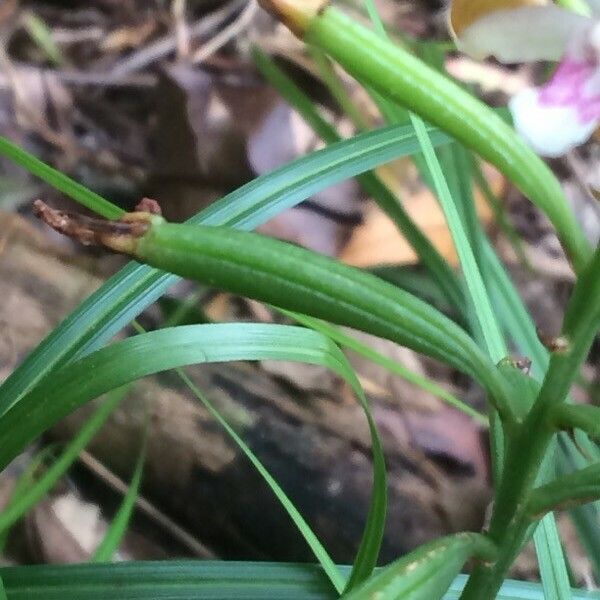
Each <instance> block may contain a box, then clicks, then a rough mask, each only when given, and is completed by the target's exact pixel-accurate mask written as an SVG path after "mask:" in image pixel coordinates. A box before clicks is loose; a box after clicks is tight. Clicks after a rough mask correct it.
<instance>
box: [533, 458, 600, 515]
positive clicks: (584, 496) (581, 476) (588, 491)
mask: <svg viewBox="0 0 600 600" xmlns="http://www.w3.org/2000/svg"><path fill="white" fill-rule="evenodd" d="M599 499H600V464H597V465H591V466H589V467H586V468H585V469H581V470H580V471H576V472H575V473H571V474H570V475H564V476H562V477H560V478H558V479H556V480H555V481H553V482H551V483H547V484H546V485H543V486H541V487H538V488H536V489H535V490H533V491H532V492H531V495H530V496H529V500H528V502H527V510H528V513H529V514H530V515H531V517H532V518H540V517H541V516H543V515H544V514H546V513H547V512H550V511H553V510H559V509H563V508H569V507H571V506H575V505H576V504H586V503H588V502H594V501H595V500H599Z"/></svg>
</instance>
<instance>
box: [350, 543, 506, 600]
mask: <svg viewBox="0 0 600 600" xmlns="http://www.w3.org/2000/svg"><path fill="white" fill-rule="evenodd" d="M495 555H496V547H495V546H494V544H492V542H490V541H489V539H488V538H486V537H485V536H483V535H481V534H478V533H458V534H456V535H451V536H448V537H444V538H441V539H439V540H436V541H434V542H431V543H430V544H426V545H424V546H421V547H420V548H417V550H415V551H414V552H411V553H410V554H408V555H407V556H404V557H403V558H401V559H400V560H397V561H396V562H393V563H392V564H391V565H389V566H387V567H386V568H385V569H383V570H382V571H380V572H379V573H377V574H376V575H374V576H373V577H371V578H370V579H368V580H367V581H366V582H365V583H364V584H363V585H361V586H360V587H358V588H356V589H355V590H352V591H351V592H350V593H349V594H347V595H344V600H397V599H398V598H402V599H403V600H438V599H439V598H442V597H443V596H444V594H445V593H446V591H447V590H448V587H449V586H450V583H451V582H452V580H453V579H454V578H455V577H456V576H457V575H458V573H459V572H460V570H461V569H462V567H463V565H464V564H465V562H466V561H467V560H468V559H469V558H471V557H475V558H478V559H480V560H484V561H491V560H494V558H495Z"/></svg>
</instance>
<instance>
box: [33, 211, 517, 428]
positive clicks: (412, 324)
mask: <svg viewBox="0 0 600 600" xmlns="http://www.w3.org/2000/svg"><path fill="white" fill-rule="evenodd" d="M36 211H37V213H38V215H39V216H40V217H41V218H43V219H44V220H45V221H46V222H47V223H48V224H49V225H51V226H53V227H55V228H56V229H58V230H60V231H62V232H63V233H67V234H68V235H70V236H72V237H74V238H76V239H79V240H81V241H83V242H84V243H96V244H100V245H103V246H106V247H108V248H111V249H113V250H115V251H117V252H123V253H126V254H130V255H132V256H134V257H135V258H137V259H138V260H140V261H141V262H144V263H147V264H149V265H151V266H153V267H157V268H159V269H162V270H164V271H168V272H170V273H175V274H176V275H180V276H181V277H187V278H189V279H193V280H195V281H199V282H202V283H205V284H207V285H211V286H213V287H216V288H220V289H223V290H227V291H229V292H233V293H236V294H240V295H243V296H247V297H249V298H253V299H256V300H260V301H262V302H267V303H269V304H273V305H275V306H278V307H280V308H284V309H287V310H292V311H296V312H300V313H303V314H307V315H311V316H314V317H318V318H321V319H325V320H327V321H330V322H332V323H337V324H339V325H347V326H349V327H354V328H356V329H360V330H362V331H366V332H368V333H371V334H373V335H377V336H379V337H383V338H387V339H389V340H392V341H394V342H396V343H398V344H401V345H403V346H408V347H409V348H412V349H414V350H417V351H419V352H422V353H424V354H427V355H428V356H431V357H433V358H437V359H439V360H441V361H443V362H445V363H448V364H450V365H452V366H454V367H456V368H457V369H459V370H461V371H462V372H464V373H466V374H468V375H471V376H472V377H474V378H475V379H477V380H478V381H479V382H480V383H481V384H482V385H483V387H484V388H485V389H486V390H487V391H488V392H489V393H490V396H491V399H492V401H493V402H494V404H495V405H496V406H497V408H498V410H499V411H500V413H501V414H503V415H504V416H505V417H506V418H507V419H509V420H511V419H512V413H511V411H510V409H508V400H507V399H508V398H509V397H510V394H509V390H508V388H507V386H506V385H505V381H504V379H503V377H502V376H501V375H500V373H499V372H498V370H497V369H496V367H495V366H494V365H493V363H492V362H491V360H490V359H489V358H488V357H487V356H486V355H485V354H484V353H483V352H482V351H481V349H480V348H479V347H478V346H477V344H476V343H475V342H474V341H473V340H472V339H471V338H470V337H469V335H468V334H467V333H466V332H465V331H464V330H463V329H461V328H460V327H459V326H458V325H457V324H456V323H454V322H453V321H451V320H450V319H448V318H447V317H446V316H445V315H443V314H442V313H440V312H439V311H437V310H436V309H434V308H433V307H431V306H429V305H428V304H426V303H425V302H423V301H422V300H420V299H418V298H416V297H415V296H413V295H412V294H409V293H408V292H405V291H403V290H401V289H400V288H398V287H396V286H394V285H392V284H389V283H387V282H385V281H383V280H381V279H380V278H378V277H376V276H374V275H371V274H369V273H366V272H364V271H361V270H359V269H355V268H353V267H349V266H347V265H343V264H341V263H339V262H337V261H335V260H332V259H330V258H328V257H325V256H322V255H319V254H317V253H315V252H311V251H309V250H305V249H304V248H300V247H298V246H294V245H292V244H289V243H285V242H281V241H278V240H274V239H272V238H268V237H265V236H262V235H258V234H256V233H247V232H243V231H236V230H232V229H230V228H227V227H208V226H202V225H186V224H183V225H180V224H171V223H167V222H166V221H165V220H164V219H163V218H162V217H160V216H157V215H154V214H150V213H143V212H138V213H130V214H127V215H125V216H124V217H123V218H122V219H121V220H120V221H114V222H113V221H96V222H94V221H93V220H90V219H87V218H82V217H79V216H76V215H69V214H66V213H59V212H58V211H53V210H52V209H50V208H48V207H47V206H45V205H43V203H41V202H39V201H38V203H36Z"/></svg>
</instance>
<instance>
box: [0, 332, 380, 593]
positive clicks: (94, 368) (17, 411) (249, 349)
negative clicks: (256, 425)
mask: <svg viewBox="0 0 600 600" xmlns="http://www.w3.org/2000/svg"><path fill="white" fill-rule="evenodd" d="M265 359H271V360H291V361H298V362H305V363H310V364H318V365H322V366H325V367H328V368H330V369H332V370H333V371H334V372H335V373H337V374H338V375H339V376H341V377H343V378H344V379H345V380H346V381H347V382H348V384H349V385H350V386H351V387H352V389H353V390H354V392H355V393H356V395H357V396H358V398H359V400H360V403H361V406H362V407H363V409H364V412H365V415H366V417H367V420H368V423H369V428H370V432H371V438H372V444H373V463H374V484H373V494H372V498H371V507H370V510H369V516H368V519H367V526H366V528H365V532H364V534H363V540H362V542H361V546H360V548H359V552H358V556H357V559H356V562H355V568H354V570H353V573H352V576H351V581H353V582H360V581H362V580H363V579H364V578H366V577H368V576H369V574H370V573H371V572H372V570H373V568H374V566H375V563H376V561H377V556H378V554H379V547H380V544H381V539H382V537H383V527H384V522H385V512H386V502H387V484H386V471H385V463H384V459H383V452H382V448H381V443H380V441H379V436H378V434H377V429H376V427H375V423H374V421H373V419H372V416H371V413H370V410H369V407H368V404H367V400H366V398H365V396H364V393H363V391H362V388H361V386H360V384H359V383H358V380H357V379H356V377H355V375H354V372H353V371H352V369H351V368H350V366H349V365H348V363H347V360H346V358H345V356H344V355H343V354H342V352H341V351H340V350H339V348H338V347H337V346H336V345H335V344H334V343H333V342H331V341H330V340H329V339H328V338H327V337H325V336H323V335H321V334H319V333H317V332H315V331H311V330H308V329H304V328H300V327H292V326H285V325H270V324H269V325H262V324H253V323H243V324H242V323H235V324H218V325H188V326H182V327H173V328H168V329H161V330H159V331H153V332H150V333H145V334H141V335H138V336H135V337H132V338H128V339H126V340H123V341H121V342H117V343H115V344H113V345H111V346H108V347H106V348H103V349H101V350H98V351H96V352H94V353H92V354H90V355H88V356H85V357H83V358H81V359H79V360H78V361H76V362H74V363H72V364H70V365H67V366H66V367H63V368H61V369H58V370H56V371H55V372H53V373H51V374H50V375H48V376H46V377H45V378H44V379H43V380H42V381H41V382H40V385H38V386H36V388H34V389H33V390H32V391H31V392H29V393H28V394H26V395H25V396H24V397H23V398H22V399H21V400H20V401H19V402H18V403H17V404H15V405H13V406H12V407H11V408H10V409H9V410H8V411H7V412H6V413H5V414H4V415H3V416H2V419H0V439H2V440H3V444H2V447H1V448H0V468H3V467H5V466H6V465H7V464H8V463H9V462H10V461H11V460H12V459H13V458H14V457H15V456H16V455H17V454H18V453H19V452H21V451H22V450H23V448H24V447H25V446H26V445H27V443H29V442H30V441H32V440H33V439H35V438H36V437H37V436H39V435H40V434H41V433H42V432H43V431H45V430H46V429H48V428H49V427H51V426H52V425H53V424H54V423H56V422H57V421H58V420H59V419H61V418H62V417H64V416H66V415H67V414H69V413H71V412H72V411H73V410H75V409H76V408H78V407H79V406H81V405H82V404H84V403H85V402H87V401H89V400H91V399H93V398H96V397H98V396H100V395H102V394H104V393H106V392H108V391H110V390H112V389H115V388H117V387H121V386H122V385H124V384H126V383H129V382H132V381H135V380H137V379H140V378H141V377H145V376H147V375H150V374H153V373H158V372H161V371H166V370H169V369H173V368H176V367H181V366H184V365H189V364H196V363H204V362H227V361H234V360H265ZM231 431H232V430H231ZM236 441H238V443H239V442H240V441H241V440H239V438H238V439H236ZM245 451H246V450H245ZM246 454H248V452H246ZM250 458H251V460H252V457H251V456H250ZM253 462H254V464H255V466H256V467H257V468H259V470H261V465H260V463H258V462H257V461H256V462H255V461H254V460H253ZM261 474H262V475H263V477H264V478H265V479H266V481H267V483H268V485H269V486H270V487H271V489H272V490H273V491H274V493H275V494H276V495H277V497H278V498H279V500H280V501H282V503H283V505H284V507H285V509H286V510H287V511H288V513H289V514H290V516H291V518H292V519H293V521H294V522H295V523H296V525H297V526H298V528H299V529H300V530H301V531H302V533H303V534H304V536H305V538H306V540H307V542H308V543H309V545H310V547H311V548H312V549H313V551H314V552H315V554H316V555H317V556H318V558H319V560H320V561H321V562H322V564H324V566H325V567H326V570H327V572H328V575H329V576H330V577H331V579H332V581H333V582H334V583H335V585H336V587H338V589H340V590H341V588H342V587H343V584H344V581H343V580H342V579H340V576H339V573H337V570H336V568H335V566H334V564H333V562H332V561H331V559H330V558H329V557H328V556H327V553H326V552H325V550H324V549H323V547H322V546H321V544H320V542H319V541H318V539H317V538H316V536H314V534H313V533H312V531H311V530H310V528H309V527H308V525H307V524H306V523H305V521H304V520H303V518H302V516H301V515H300V514H299V513H298V511H297V510H296V509H295V507H294V506H293V504H292V503H291V502H289V500H288V499H287V497H286V496H285V494H284V492H283V490H281V488H280V487H279V485H278V484H277V482H276V481H275V480H274V479H273V478H272V477H271V476H270V475H269V474H268V472H267V471H266V470H264V469H262V470H261Z"/></svg>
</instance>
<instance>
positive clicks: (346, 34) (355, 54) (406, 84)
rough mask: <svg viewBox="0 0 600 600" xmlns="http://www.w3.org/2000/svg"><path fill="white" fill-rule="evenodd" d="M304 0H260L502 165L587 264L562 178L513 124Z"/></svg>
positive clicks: (356, 71)
mask: <svg viewBox="0 0 600 600" xmlns="http://www.w3.org/2000/svg"><path fill="white" fill-rule="evenodd" d="M305 2H306V0H261V4H262V5H263V6H264V7H265V8H267V9H268V10H271V11H272V12H274V13H275V14H276V15H277V16H278V17H279V18H282V19H284V20H285V21H286V24H288V26H290V27H291V28H292V29H293V30H294V31H295V33H296V34H298V35H300V36H303V37H304V39H305V40H306V41H307V42H308V43H310V44H313V45H315V46H317V47H318V48H321V49H322V50H323V51H325V52H326V53H327V54H329V55H330V56H331V57H332V58H334V59H335V60H336V61H337V62H339V63H340V64H341V65H342V66H343V67H344V68H345V69H346V70H347V71H348V72H349V73H350V74H351V75H353V76H354V77H356V78H357V79H358V80H359V81H361V82H362V83H365V84H367V85H369V86H371V87H372V88H373V89H375V90H376V91H378V92H379V93H380V94H382V95H383V96H385V97H388V98H391V99H393V100H394V101H396V102H398V103H399V104H401V105H402V106H404V107H406V108H408V109H410V110H412V111H414V112H415V113H416V114H418V115H420V116H421V117H423V118H425V119H426V120H427V121H429V122H431V123H435V124H437V125H439V126H440V127H441V128H442V129H444V130H446V131H448V132H449V133H450V134H452V135H453V136H454V137H456V139H458V140H460V141H461V142H463V143H464V144H465V145H466V146H467V147H469V148H472V149H473V150H475V151H476V152H478V153H479V154H480V155H481V156H482V157H484V158H485V159H487V160H488V161H490V162H491V163H492V164H494V165H496V166H497V167H498V168H499V169H500V170H501V171H502V172H503V173H504V174H505V175H506V176H507V177H508V178H509V179H510V180H511V181H512V182H513V183H515V185H517V186H518V187H519V188H520V189H521V190H522V191H523V192H524V193H525V194H526V195H527V196H528V197H529V198H530V199H531V200H532V201H533V202H534V203H536V204H537V205H538V206H539V207H540V208H541V209H542V210H543V211H544V212H545V213H546V214H547V215H548V217H549V219H550V221H552V223H553V225H554V226H555V228H556V230H557V232H558V235H559V237H560V239H561V241H562V243H563V245H564V247H565V249H566V251H567V253H568V255H569V257H570V259H571V261H572V263H573V265H574V267H575V269H576V271H581V270H582V269H583V267H584V266H585V264H586V263H587V262H588V260H589V259H590V256H591V249H590V246H589V243H588V242H587V240H586V239H585V237H584V235H583V233H582V231H581V228H580V227H579V225H578V224H577V221H576V220H575V217H574V215H573V214H572V212H571V210H570V209H569V207H568V203H567V201H566V199H565V197H564V194H563V192H562V189H561V186H560V183H559V182H558V180H557V179H556V177H554V175H553V174H552V172H551V171H550V169H549V168H548V167H547V166H546V164H545V163H544V162H543V161H542V160H541V159H540V158H539V157H538V156H536V155H535V154H534V152H533V151H532V150H531V149H530V148H529V147H528V146H527V145H526V144H525V142H524V141H523V140H522V139H521V138H520V137H519V136H518V135H517V134H516V133H515V132H514V130H513V129H511V128H510V127H509V126H508V125H507V124H506V123H505V122H504V121H502V119H501V118H499V117H498V116H497V115H496V114H495V113H494V112H493V111H492V110H491V109H489V107H486V106H485V105H484V104H483V103H482V102H480V101H479V100H477V99H476V98H475V97H473V96H472V95H470V94H469V93H467V92H465V91H464V90H463V89H461V88H460V87H459V86H458V85H456V84H455V83H453V82H452V81H450V80H449V79H448V78H446V77H444V76H443V75H440V74H439V73H437V72H436V71H435V70H434V69H432V68H430V67H428V66H427V65H426V64H425V63H424V62H423V61H421V60H419V59H418V58H416V57H414V56H412V55H411V54H410V53H409V52H407V51H405V50H403V49H402V48H400V47H398V46H396V45H395V44H393V43H391V42H389V41H387V40H384V39H382V38H381V37H380V36H379V35H378V33H376V32H374V31H371V30H370V29H367V28H366V27H364V26H363V25H361V24H359V23H357V22H355V21H353V20H352V19H351V18H350V17H348V16H347V15H345V14H344V13H342V12H341V11H339V10H336V9H334V8H322V9H321V10H320V11H316V10H314V7H313V10H312V11H311V9H310V8H309V7H308V6H307V7H306V8H304V6H305ZM307 4H311V3H307ZM282 5H285V6H284V7H282ZM284 12H285V14H283V13H284Z"/></svg>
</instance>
